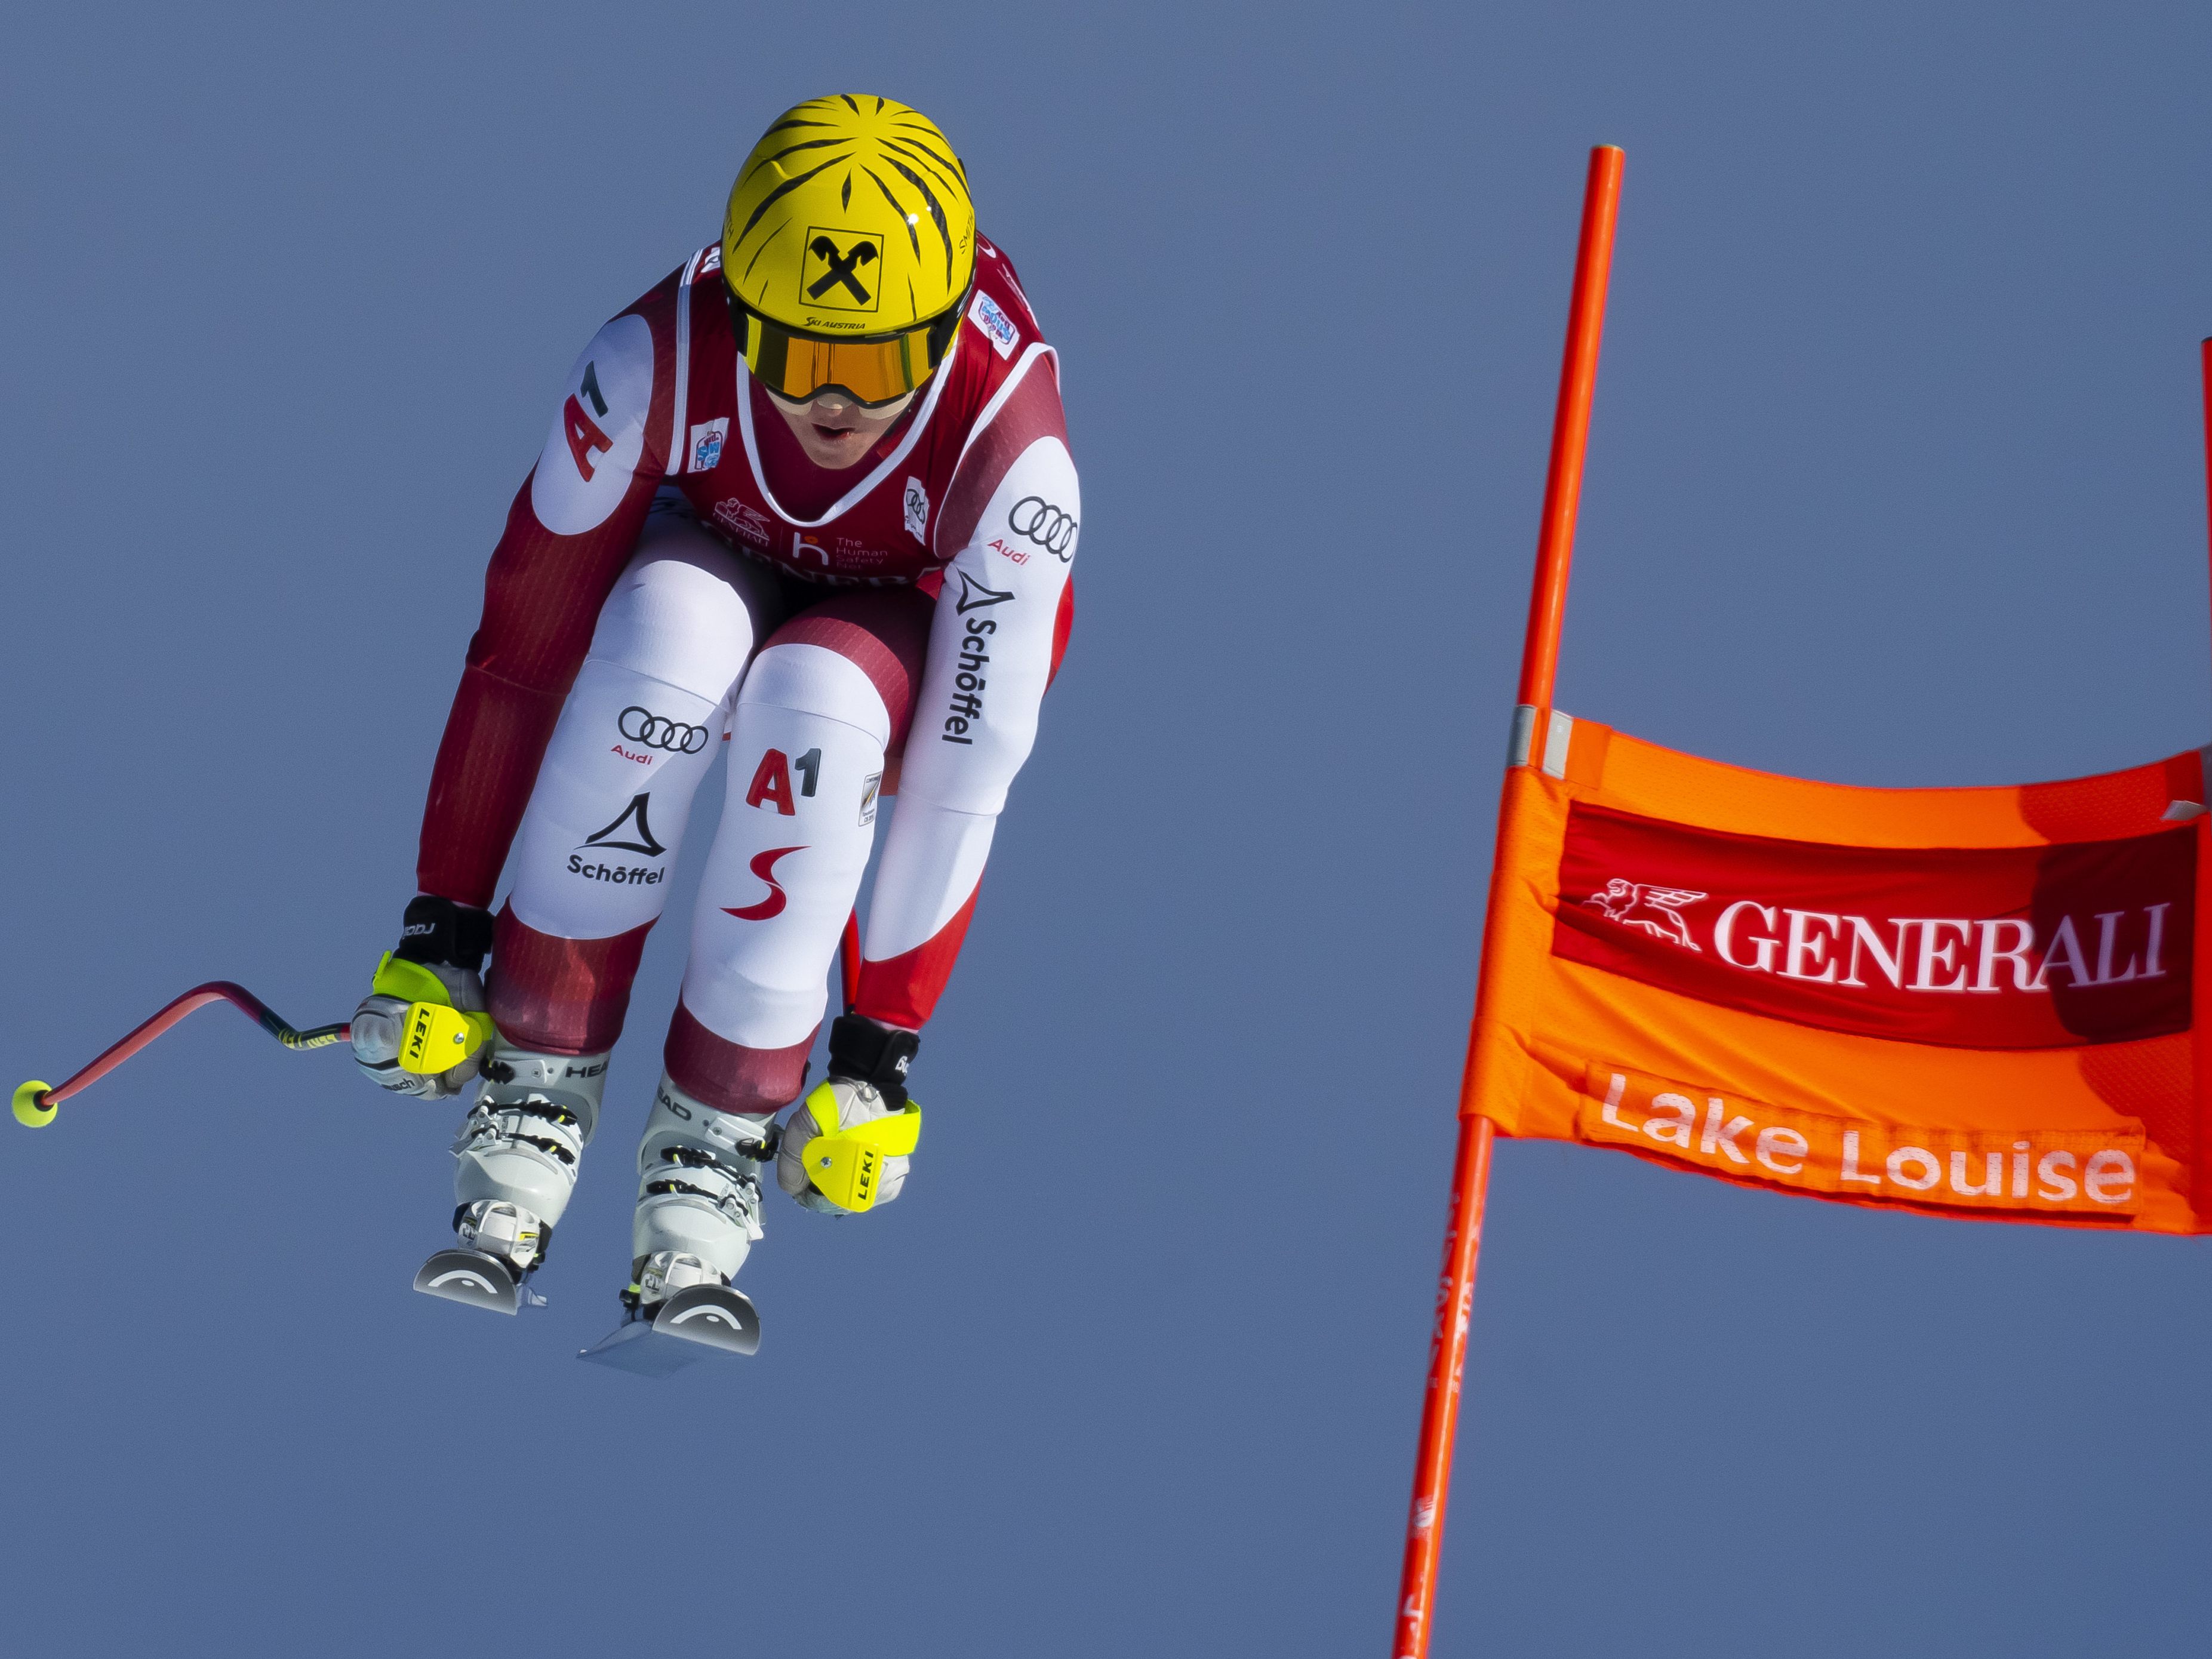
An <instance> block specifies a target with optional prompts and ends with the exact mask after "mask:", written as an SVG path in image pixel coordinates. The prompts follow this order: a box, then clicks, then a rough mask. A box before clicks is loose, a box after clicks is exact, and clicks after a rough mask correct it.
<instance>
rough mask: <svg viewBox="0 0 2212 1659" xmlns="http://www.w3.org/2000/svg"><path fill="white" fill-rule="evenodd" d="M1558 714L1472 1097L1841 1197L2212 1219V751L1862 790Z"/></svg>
mask: <svg viewBox="0 0 2212 1659" xmlns="http://www.w3.org/2000/svg"><path fill="white" fill-rule="evenodd" d="M1544 724H1545V732H1544V740H1543V742H1542V744H1541V750H1542V754H1541V764H1526V765H1516V766H1513V767H1511V768H1510V769H1508V772H1507V775H1506V782H1505V790H1506V796H1505V805H1504V813H1503V815H1502V817H1501V823H1502V826H1503V827H1502V829H1501V832H1500V838H1499V847H1498V868H1497V871H1496V872H1495V874H1494V876H1493V879H1492V890H1491V909H1490V918H1489V922H1488V927H1489V939H1488V942H1487V945H1486V951H1485V957H1484V967H1483V983H1482V987H1481V994H1480V998H1479V999H1478V1002H1477V1012H1476V1017H1475V1022H1474V1041H1473V1042H1472V1043H1471V1044H1470V1046H1469V1050H1468V1067H1467V1074H1466V1078H1465V1079H1464V1082H1463V1084H1462V1091H1461V1102H1460V1106H1461V1110H1462V1112H1465V1113H1480V1114H1481V1115H1483V1116H1486V1117H1488V1118H1490V1119H1491V1120H1492V1121H1494V1122H1495V1123H1496V1124H1497V1126H1498V1128H1499V1129H1500V1130H1501V1131H1502V1132H1504V1133H1508V1134H1514V1135H1523V1136H1535V1137H1542V1138H1547V1139H1559V1140H1581V1141H1587V1142H1589V1143H1591V1144H1593V1145H1596V1146H1612V1147H1616V1148H1619V1149H1620V1150H1622V1151H1625V1152H1633V1153H1635V1154H1636V1155H1638V1157H1642V1158H1650V1159H1652V1160H1654V1161H1655V1162H1658V1163H1662V1164H1668V1165H1671V1166H1672V1167H1674V1168H1677V1169H1690V1170H1699V1171H1700V1172H1702V1173H1705V1174H1707V1175H1713V1176H1720V1177H1722V1178H1723V1179H1725V1180H1729V1181H1735V1182H1741V1183H1743V1184H1746V1185H1750V1186H1760V1187H1768V1188H1778V1189H1781V1190H1784V1191H1788V1192H1796V1193H1802V1194H1809V1195H1811V1196H1814V1197H1818V1198H1826V1199H1832V1200H1841V1201H1844V1202H1847V1203H1857V1204H1873V1205H1881V1206H1891V1207H1899V1208H1908V1209H1913V1210H1918V1211H1922V1212H1934V1213H1940V1214H1944V1215H1949V1216H1958V1217H1972V1218H1980V1219H1983V1220H1990V1221H2038V1222H2052V1223H2058V1224H2062V1225H2100V1226H2106V1227H2113V1226H2120V1227H2134V1228H2139V1229H2142V1230H2144V1231H2153V1232H2167V1233H2197V1232H2206V1231H2212V1170H2208V1168H2207V1163H2208V1159H2207V1158H2206V1156H2205V1146H2204V1134H2205V1130H2206V1127H2207V1103H2206V1097H2205V1090H2204V1088H2203V1084H2202V1083H2201V1082H2200V1078H2201V1076H2202V1075H2203V1070H2202V1061H2201V1060H2200V1056H2199V1052H2198V1035H2197V1034H2198V1033H2199V1032H2200V1031H2203V1030H2205V1029H2206V1026H2205V1021H2204V1008H2203V1000H2204V999H2205V997H2206V996H2207V995H2212V965H2208V963H2207V961H2206V952H2207V951H2208V949H2212V944H2208V939H2207V933H2208V927H2206V926H2205V925H2203V924H2205V923H2212V902H2206V901H2205V900H2204V898H2203V884H2204V883H2205V882H2206V881H2207V880H2208V879H2212V860H2208V858H2207V857H2206V855H2205V848H2204V838H2205V836H2206V835H2207V833H2208V830H2207V824H2208V823H2212V819H2208V818H2207V817H2206V816H2205V813H2204V806H2203V802H2204V766H2203V757H2201V756H2200V755H2199V753H2198V752H2197V751H2195V750H2191V751H2190V752H2189V753H2186V754H2183V755H2178V756H2175V757H2172V759H2169V760H2166V761H2161V762H2158V763H2154V764H2152V765H2148V766H2140V767H2136V768H2135V769H2132V770H2130V771H2125V772H2114V773H2110V774H2107V775H2104V776H2101V777H2093V778H2081V779H2076V780H2073V781H2067V782H2062V783H2038V784H2027V785H2022V786H2021V787H2012V788H1995V789H1861V788H1853V787H1846V786H1843V785H1837V784H1824V783H1813V782H1808V781H1802V780H1800V779H1796V778H1785V777H1778V776H1775V775H1771V774H1769V773H1763V772H1753V771H1748V770H1746V769H1741V768H1738V767H1733V766H1724V765H1722V764H1720V763H1717V762H1713V761H1707V760H1700V759H1698V758H1696V757H1692V756H1689V755H1684V754H1679V753H1676V752H1675V751H1674V750H1668V749H1662V748H1660V747H1659V746H1658V745H1656V744H1648V743H1644V742H1640V741H1638V739H1636V738H1631V737H1628V736H1626V735H1625V734H1623V733H1620V732H1613V731H1611V730H1610V729H1609V728H1607V727H1606V726H1599V725H1596V724H1595V723H1593V722H1590V721H1587V720H1570V719H1569V718H1568V717H1567V716H1565V715H1564V714H1551V715H1549V716H1548V717H1547V720H1546V721H1545V723H1544Z"/></svg>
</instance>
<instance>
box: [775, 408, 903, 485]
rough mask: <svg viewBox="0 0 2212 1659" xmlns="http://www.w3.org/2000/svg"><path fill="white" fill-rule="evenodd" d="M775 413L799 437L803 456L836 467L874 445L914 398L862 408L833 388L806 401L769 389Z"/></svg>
mask: <svg viewBox="0 0 2212 1659" xmlns="http://www.w3.org/2000/svg"><path fill="white" fill-rule="evenodd" d="M768 395H769V399H770V400H771V401H772V402H774V403H775V408H776V413H778V414H779V415H781V416H783V419H784V423H785V424H786V425H787V426H788V427H790V428H791V435H792V436H793V437H794V438H796V439H798V440H799V447H800V448H801V449H803V450H805V452H806V459H808V460H810V461H811V462H813V463H814V465H817V466H822V467H827V468H829V470H830V471H833V472H835V471H842V469H843V468H846V467H848V466H851V465H854V463H855V462H857V461H858V460H860V458H861V457H862V456H864V455H866V453H868V451H869V450H870V449H872V448H873V447H875V441H876V440H877V439H878V438H880V437H882V436H883V435H884V433H886V432H888V431H890V428H891V427H892V425H893V424H894V423H895V422H896V421H897V420H898V417H899V416H902V415H903V414H905V413H906V411H907V405H908V404H911V403H912V402H913V401H914V395H915V394H914V393H913V392H908V393H907V394H906V396H905V397H903V398H896V399H895V400H893V401H892V402H890V403H888V404H878V406H877V407H875V408H873V409H869V408H865V407H863V406H862V405H861V404H859V403H857V402H855V401H854V399H853V398H851V397H850V396H848V394H846V393H845V392H838V391H836V390H831V391H826V392H817V393H816V394H815V395H814V396H813V397H812V398H809V399H808V400H807V401H806V402H805V403H801V404H795V403H792V402H790V401H789V400H788V399H787V398H782V397H780V396H778V395H777V394H776V393H775V392H769V394H768Z"/></svg>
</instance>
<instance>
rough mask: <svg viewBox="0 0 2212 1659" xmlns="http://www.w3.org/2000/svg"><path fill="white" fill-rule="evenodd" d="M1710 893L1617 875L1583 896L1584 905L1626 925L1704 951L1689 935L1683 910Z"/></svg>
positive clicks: (1688, 925)
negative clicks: (1599, 887) (1653, 884)
mask: <svg viewBox="0 0 2212 1659" xmlns="http://www.w3.org/2000/svg"><path fill="white" fill-rule="evenodd" d="M1707 896H1709V895H1707V894H1705V893H1693V892H1692V891H1691V890H1689V889H1688V888H1686V887H1647V886H1646V885H1644V883H1642V882H1640V881H1623V880H1622V879H1621V878H1620V877H1619V876H1615V877H1614V878H1613V879H1612V880H1611V881H1608V882H1607V883H1606V884H1605V890H1604V891H1603V892H1601V893H1592V894H1591V895H1590V896H1589V897H1588V898H1586V899H1584V900H1583V908H1585V909H1589V910H1595V911H1598V912H1600V913H1601V914H1602V915H1605V916H1606V917H1607V918H1608V919H1609V920H1611V921H1617V922H1619V923H1620V925H1621V926H1622V927H1640V928H1642V929H1643V930H1644V932H1645V933H1650V934H1651V935H1653V936H1654V937H1655V938H1658V939H1665V940H1666V941H1667V942H1668V944H1670V945H1682V946H1684V947H1686V949H1689V950H1692V951H1702V948H1703V947H1701V946H1700V945H1699V943H1698V941H1697V940H1695V939H1692V938H1691V937H1690V924H1689V923H1688V922H1686V921H1683V919H1682V912H1683V911H1684V910H1685V909H1686V908H1688V907H1689V906H1691V905H1692V904H1695V903H1696V902H1698V901H1699V899H1702V898H1705V897H1707Z"/></svg>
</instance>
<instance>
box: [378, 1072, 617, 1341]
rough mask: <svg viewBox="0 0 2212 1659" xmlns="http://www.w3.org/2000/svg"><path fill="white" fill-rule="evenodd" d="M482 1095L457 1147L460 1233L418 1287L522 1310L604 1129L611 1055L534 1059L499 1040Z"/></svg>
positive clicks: (425, 1267)
mask: <svg viewBox="0 0 2212 1659" xmlns="http://www.w3.org/2000/svg"><path fill="white" fill-rule="evenodd" d="M483 1076H484V1083H483V1091H482V1092H481V1093H480V1094H479V1095H478V1096H477V1103H476V1104H475V1105H474V1106H473V1107H471V1109H470V1111H469V1115H468V1116H467V1117H466V1118H465V1120H463V1121H462V1123H461V1130H460V1133H459V1135H458V1136H456V1137H455V1138H454V1140H453V1157H454V1158H455V1159H456V1164H455V1167H454V1170H453V1197H454V1199H455V1200H456V1201H455V1205H454V1209H453V1231H454V1232H455V1233H456V1234H457V1235H458V1236H459V1239H460V1245H461V1248H460V1249H453V1250H441V1251H439V1252H438V1254H437V1255H434V1256H432V1257H431V1258H430V1259H429V1261H426V1262H424V1263H423V1264H422V1271H421V1272H420V1273H416V1275H415V1288H416V1290H418V1291H426V1292H428V1294H430V1295H432V1296H442V1297H446V1298H447V1300H449V1301H453V1302H466V1303H470V1304H473V1305H475V1306H477V1307H483V1308H491V1309H494V1310H496V1311H498V1312H501V1313H510V1314H511V1313H515V1312H518V1311H519V1310H520V1309H521V1307H522V1306H523V1304H524V1303H525V1302H526V1301H528V1302H531V1303H533V1304H538V1305H543V1304H544V1297H538V1296H536V1295H533V1294H532V1292H530V1291H526V1290H525V1289H524V1288H523V1285H524V1281H525V1280H526V1279H528V1278H529V1276H530V1274H531V1273H532V1272H534V1271H535V1270H536V1269H537V1267H538V1265H539V1264H540V1263H541V1262H543V1261H544V1260H545V1252H546V1250H547V1249H548V1248H549V1247H550V1245H551V1243H552V1242H553V1230H554V1228H555V1227H556V1225H559V1223H560V1220H561V1216H562V1212H564V1211H565V1210H567V1209H568V1195H569V1194H570V1193H572V1192H573V1191H574V1190H575V1186H576V1164H577V1161H578V1159H580V1158H581V1157H582V1156H583V1152H584V1148H585V1147H586V1146H588V1145H590V1144H591V1139H592V1131H593V1130H594V1129H596V1128H597V1127H599V1097H600V1095H601V1094H602V1092H603V1091H605V1087H606V1077H607V1057H606V1056H605V1054H583V1055H578V1056H573V1057H572V1056H569V1055H566V1054H533V1053H532V1052H531V1051H529V1050H528V1049H524V1048H510V1047H508V1046H507V1044H506V1043H504V1042H500V1043H495V1045H494V1047H493V1048H492V1053H491V1057H490V1058H489V1060H486V1061H485V1062H484V1068H483Z"/></svg>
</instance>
